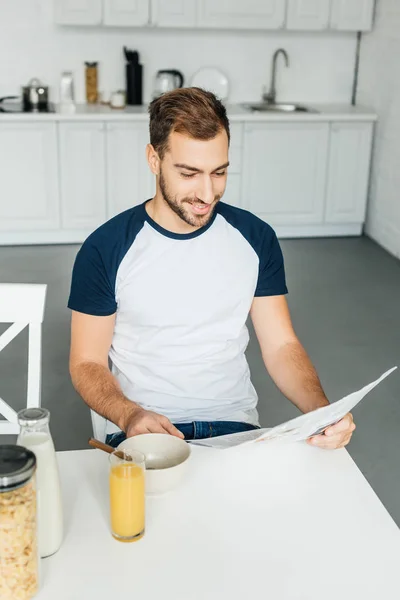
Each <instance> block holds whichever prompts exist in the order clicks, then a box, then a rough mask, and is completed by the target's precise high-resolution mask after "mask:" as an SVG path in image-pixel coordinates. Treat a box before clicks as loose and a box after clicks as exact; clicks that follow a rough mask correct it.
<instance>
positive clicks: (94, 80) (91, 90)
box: [85, 62, 98, 104]
mask: <svg viewBox="0 0 400 600" xmlns="http://www.w3.org/2000/svg"><path fill="white" fill-rule="evenodd" d="M85 87H86V102H87V103H88V104H97V101H98V70H97V62H93V63H89V62H86V63H85Z"/></svg>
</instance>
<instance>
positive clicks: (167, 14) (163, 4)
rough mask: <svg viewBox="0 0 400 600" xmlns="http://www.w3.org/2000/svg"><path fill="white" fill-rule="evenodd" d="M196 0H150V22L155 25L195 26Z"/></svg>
mask: <svg viewBox="0 0 400 600" xmlns="http://www.w3.org/2000/svg"><path fill="white" fill-rule="evenodd" d="M196 21H197V0H151V23H152V24H153V25H156V26H157V27H195V26H196Z"/></svg>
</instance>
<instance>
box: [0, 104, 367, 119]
mask: <svg viewBox="0 0 400 600" xmlns="http://www.w3.org/2000/svg"><path fill="white" fill-rule="evenodd" d="M301 104H303V103H301ZM304 104H305V105H306V106H307V107H309V108H311V109H313V110H316V111H317V112H297V113H282V112H251V111H249V110H248V109H245V108H244V107H243V106H241V105H240V104H228V105H227V106H226V108H227V112H228V117H229V120H230V121H231V122H235V121H236V122H243V121H245V122H253V121H255V122H264V121H279V122H282V121H285V122H292V121H293V122H305V121H307V122H313V121H316V122H318V121H330V122H331V121H364V122H365V121H376V120H377V114H376V113H375V112H374V111H373V110H372V109H370V108H368V107H365V106H351V105H348V104H308V103H304ZM147 120H148V112H147V106H129V107H126V108H124V109H113V108H110V107H109V106H104V105H100V104H99V105H87V104H77V105H76V110H75V112H73V113H70V112H64V111H62V110H60V107H59V106H56V112H53V113H0V124H1V123H8V122H11V121H13V122H21V121H138V122H146V121H147Z"/></svg>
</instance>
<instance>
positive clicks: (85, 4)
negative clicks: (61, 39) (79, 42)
mask: <svg viewBox="0 0 400 600" xmlns="http://www.w3.org/2000/svg"><path fill="white" fill-rule="evenodd" d="M102 16H103V0H55V3H54V20H55V22H56V23H58V24H59V25H100V24H101V22H102Z"/></svg>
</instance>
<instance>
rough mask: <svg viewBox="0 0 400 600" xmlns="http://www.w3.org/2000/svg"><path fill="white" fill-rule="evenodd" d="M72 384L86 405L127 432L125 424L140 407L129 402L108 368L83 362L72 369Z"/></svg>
mask: <svg viewBox="0 0 400 600" xmlns="http://www.w3.org/2000/svg"><path fill="white" fill-rule="evenodd" d="M71 377H72V383H73V384H74V387H75V389H76V391H77V392H78V393H79V394H80V396H81V397H82V398H83V400H84V401H85V402H86V404H87V405H88V406H89V407H90V408H92V409H93V410H94V411H96V412H97V413H99V414H100V415H102V416H103V417H105V418H106V419H108V420H109V421H112V422H113V423H115V424H116V425H117V426H118V427H119V428H120V429H122V430H123V431H125V423H126V422H127V420H128V418H129V416H131V415H132V413H133V411H134V410H135V409H136V408H138V405H137V404H135V403H134V402H132V401H131V400H128V398H126V396H124V394H123V393H122V391H121V388H120V386H119V384H118V382H117V380H116V379H115V377H114V376H113V374H112V373H111V372H110V370H109V369H108V368H107V367H104V366H102V365H100V364H98V363H94V362H82V363H79V364H78V365H75V366H73V367H71Z"/></svg>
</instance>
